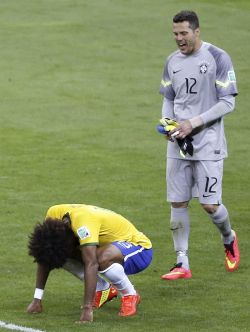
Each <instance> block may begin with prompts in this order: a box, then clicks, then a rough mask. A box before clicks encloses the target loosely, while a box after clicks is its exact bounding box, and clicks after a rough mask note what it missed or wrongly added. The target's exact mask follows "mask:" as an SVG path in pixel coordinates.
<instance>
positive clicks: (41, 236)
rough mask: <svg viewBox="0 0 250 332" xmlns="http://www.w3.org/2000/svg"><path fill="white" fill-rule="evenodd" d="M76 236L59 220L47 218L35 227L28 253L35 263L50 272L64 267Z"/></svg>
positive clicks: (30, 237)
mask: <svg viewBox="0 0 250 332" xmlns="http://www.w3.org/2000/svg"><path fill="white" fill-rule="evenodd" d="M73 240H74V234H73V232H72V230H71V229H70V227H69V226H68V225H67V224H65V223H64V222H62V221H61V220H58V219H52V218H47V219H46V220H45V221H44V222H43V223H39V224H37V225H36V226H35V228H34V230H33V232H32V233H31V234H30V236H29V243H28V250H29V251H28V253H29V255H30V256H33V257H34V262H37V263H39V264H41V265H44V266H47V267H48V268H49V269H50V270H52V269H55V268H60V267H62V266H63V265H64V264H65V262H66V260H67V258H68V257H69V256H70V252H71V251H72V245H73V243H74V241H73Z"/></svg>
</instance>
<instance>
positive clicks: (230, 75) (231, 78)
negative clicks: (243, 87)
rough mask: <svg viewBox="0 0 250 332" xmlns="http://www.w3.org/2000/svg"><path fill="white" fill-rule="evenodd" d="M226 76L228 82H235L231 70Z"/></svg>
mask: <svg viewBox="0 0 250 332" xmlns="http://www.w3.org/2000/svg"><path fill="white" fill-rule="evenodd" d="M227 75H228V80H229V81H230V82H236V77H235V72H234V71H233V70H230V71H229V72H228V73H227Z"/></svg>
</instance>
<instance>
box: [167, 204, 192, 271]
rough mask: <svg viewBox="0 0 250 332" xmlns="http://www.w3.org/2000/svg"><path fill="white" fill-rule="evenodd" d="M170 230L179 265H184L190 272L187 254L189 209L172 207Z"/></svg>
mask: <svg viewBox="0 0 250 332" xmlns="http://www.w3.org/2000/svg"><path fill="white" fill-rule="evenodd" d="M170 229H171V231H172V237H173V242H174V249H175V251H176V254H177V263H182V267H183V268H184V269H187V270H189V262H188V254H187V253H188V238H189V230H190V220H189V214H188V208H173V207H171V220H170Z"/></svg>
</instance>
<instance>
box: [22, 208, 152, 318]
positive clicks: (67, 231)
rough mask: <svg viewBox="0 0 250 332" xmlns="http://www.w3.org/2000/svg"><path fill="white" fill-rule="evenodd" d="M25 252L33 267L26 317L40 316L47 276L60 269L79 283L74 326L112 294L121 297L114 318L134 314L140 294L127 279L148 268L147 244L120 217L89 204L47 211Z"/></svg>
mask: <svg viewBox="0 0 250 332" xmlns="http://www.w3.org/2000/svg"><path fill="white" fill-rule="evenodd" d="M28 248H29V254H30V255H31V256H33V257H34V261H35V262H37V264H38V267H37V276H36V290H35V294H34V299H33V301H32V302H31V303H30V305H29V306H28V308H27V312H29V313H39V312H42V297H43V292H44V288H45V284H46V281H47V279H48V276H49V273H50V271H51V270H53V269H55V268H61V267H63V268H64V269H65V270H67V271H69V272H71V273H72V274H74V275H75V276H77V277H78V278H79V279H81V280H84V285H85V291H84V300H83V311H82V314H81V316H80V320H79V323H85V322H91V321H92V320H93V307H97V308H99V307H100V306H102V305H103V304H104V303H106V302H107V301H110V300H111V299H113V298H114V297H116V296H117V294H118V293H119V294H120V296H121V308H120V312H119V315H120V316H132V315H135V314H136V311H137V304H139V302H140V295H139V294H138V293H137V292H136V290H135V288H134V286H133V285H132V283H131V282H130V280H129V279H128V275H130V274H135V273H138V272H141V271H143V270H144V269H145V268H147V267H148V266H149V264H150V263H151V260H152V245H151V242H150V240H149V239H148V238H147V237H146V236H145V235H144V234H143V233H141V232H139V231H138V230H137V229H136V228H135V226H134V225H133V224H132V223H131V222H130V221H129V220H127V219H125V218H124V217H123V216H121V215H119V214H117V213H115V212H113V211H110V210H106V209H103V208H99V207H96V206H92V205H84V204H62V205H55V206H52V207H51V208H49V210H48V212H47V215H46V218H45V221H44V222H43V223H41V224H38V225H36V226H35V228H34V231H33V233H32V234H31V235H30V239H29V244H28ZM103 277H104V278H103ZM105 279H106V280H109V282H107V281H106V280H105Z"/></svg>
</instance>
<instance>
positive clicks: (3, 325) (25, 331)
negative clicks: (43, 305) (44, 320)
mask: <svg viewBox="0 0 250 332" xmlns="http://www.w3.org/2000/svg"><path fill="white" fill-rule="evenodd" d="M1 328H4V329H7V330H12V331H14V330H15V331H23V332H45V331H41V330H36V329H32V328H31V327H25V326H19V325H15V324H12V323H5V322H3V321H1V320H0V329H1Z"/></svg>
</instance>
